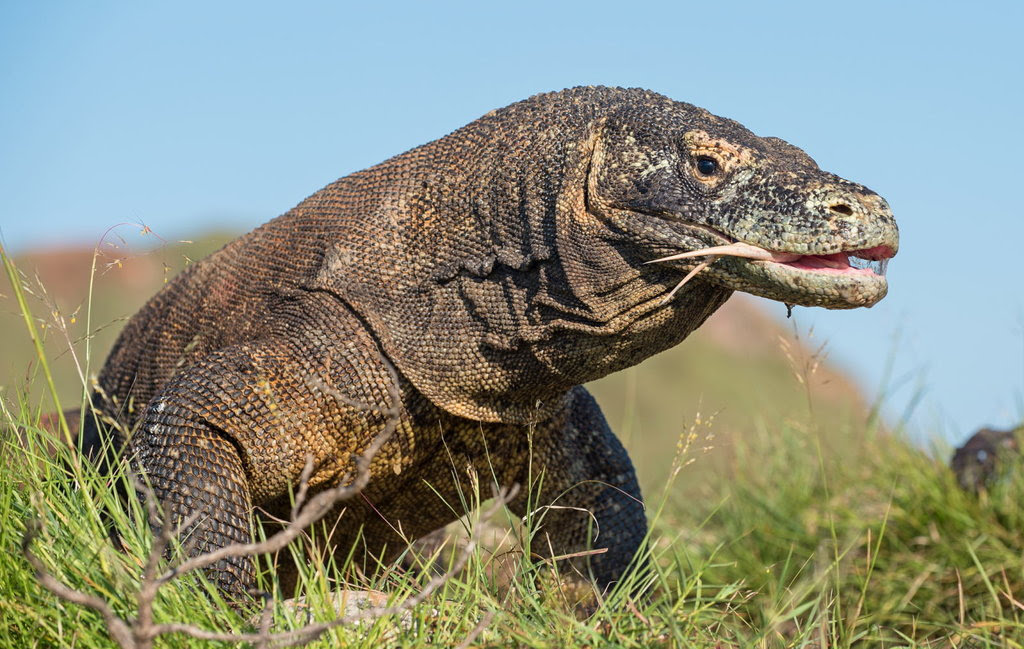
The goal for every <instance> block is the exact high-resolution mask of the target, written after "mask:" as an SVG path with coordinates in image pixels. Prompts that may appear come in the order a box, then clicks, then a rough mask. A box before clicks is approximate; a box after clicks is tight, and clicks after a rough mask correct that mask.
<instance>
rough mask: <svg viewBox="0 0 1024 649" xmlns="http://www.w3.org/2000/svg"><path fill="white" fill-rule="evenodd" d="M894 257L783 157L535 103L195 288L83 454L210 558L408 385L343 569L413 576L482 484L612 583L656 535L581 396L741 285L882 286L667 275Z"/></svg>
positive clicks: (845, 201)
mask: <svg viewBox="0 0 1024 649" xmlns="http://www.w3.org/2000/svg"><path fill="white" fill-rule="evenodd" d="M708 160H710V161H711V162H710V163H709V162H708ZM897 238H898V235H897V230H896V225H895V222H894V220H893V218H892V214H891V212H890V211H889V208H888V206H887V205H886V204H885V201H883V200H882V199H881V198H879V197H878V196H877V195H876V194H874V193H873V192H871V191H870V190H868V189H866V188H864V187H862V186H860V185H857V184H855V183H851V182H848V181H845V180H843V179H841V178H838V177H836V176H833V175H831V174H828V173H826V172H823V171H821V170H820V169H818V167H817V165H815V163H814V162H813V161H812V160H811V159H810V158H809V157H808V156H807V155H806V154H804V153H803V152H802V151H800V150H799V149H797V148H795V147H792V146H790V145H788V144H786V143H785V142H783V141H782V140H778V139H776V138H759V137H757V136H755V135H754V134H752V133H750V132H749V131H748V130H746V129H745V128H743V127H742V126H741V125H739V124H737V123H736V122H733V121H730V120H726V119H722V118H719V117H716V116H714V115H711V114H710V113H708V112H707V111H705V110H703V109H700V108H697V107H695V106H692V105H689V104H685V103H680V102H676V101H673V100H671V99H668V98H667V97H664V96H662V95H658V94H656V93H653V92H650V91H646V90H639V89H620V88H599V87H598V88H575V89H571V90H565V91H561V92H555V93H549V94H543V95H537V96H535V97H532V98H530V99H527V100H525V101H522V102H519V103H516V104H513V105H511V106H509V107H507V108H504V109H501V110H497V111H494V112H491V113H489V114H487V115H485V116H483V117H481V118H480V119H478V120H476V121H474V122H472V123H471V124H469V125H467V126H465V127H464V128H461V129H459V130H458V131H455V132H454V133H452V134H450V135H448V136H446V137H443V138H441V139H439V140H436V141H434V142H430V143H428V144H426V145H423V146H420V147H418V148H416V149H413V150H411V151H409V152H407V153H404V154H401V155H399V156H396V157H394V158H392V159H390V160H387V161H386V162H383V163H381V164H380V165H377V166H375V167H372V168H370V169H367V170H364V171H360V172H357V173H354V174H352V175H350V176H346V177H344V178H342V179H340V180H338V181H337V182H334V183H332V184H330V185H328V186H327V187H325V188H324V189H322V190H320V191H318V192H317V193H315V194H313V195H312V196H310V197H309V198H307V199H306V200H304V201H303V202H302V203H300V204H299V205H298V206H297V207H295V208H294V209H292V210H291V211H289V212H287V213H286V214H284V215H282V216H280V217H278V218H276V219H274V220H272V221H270V222H268V223H267V224H265V225H263V226H262V227H260V228H258V229H256V230H254V231H253V232H251V233H249V234H247V235H245V236H243V237H241V238H239V239H237V240H235V241H234V242H232V243H230V244H228V245H227V246H225V247H224V248H223V249H221V250H220V251H219V252H217V253H215V254H213V255H212V256H210V257H208V258H206V259H205V260H203V261H201V262H199V263H196V264H193V265H191V266H190V267H189V268H187V269H186V270H185V271H184V272H183V273H181V274H180V275H179V276H178V277H176V278H175V279H174V280H173V281H172V282H171V283H170V284H169V285H167V286H166V287H165V288H164V290H162V291H161V292H160V293H158V294H157V295H156V296H154V297H153V298H152V299H151V300H150V301H149V303H148V304H146V306H145V307H143V308H142V310H141V311H139V313H138V314H136V315H135V316H134V317H133V318H132V319H131V320H130V321H129V323H128V324H127V326H126V328H125V330H124V331H123V333H122V334H121V336H120V339H119V340H118V342H117V343H116V345H115V347H114V349H113V351H112V352H111V354H110V357H109V358H108V359H107V361H106V364H105V366H104V368H103V370H102V373H101V375H100V376H99V386H100V388H101V389H100V390H98V391H97V396H96V403H97V405H98V407H99V409H100V410H101V411H102V413H103V414H104V416H105V417H107V418H109V419H112V420H115V421H117V422H118V423H119V424H120V428H121V429H122V430H126V431H131V434H130V436H128V439H121V436H120V434H118V433H107V432H101V431H99V430H98V429H97V428H96V426H95V424H94V423H92V422H91V420H90V421H89V422H86V425H85V427H84V429H83V440H84V442H83V444H84V445H85V446H86V447H87V448H86V451H87V452H95V447H96V446H97V445H98V443H99V441H100V440H102V439H103V438H104V436H105V435H114V436H115V437H116V439H114V440H113V441H114V443H115V446H117V447H118V448H123V450H124V451H125V457H126V458H127V459H128V462H129V463H130V466H132V467H133V468H134V470H137V471H141V472H144V473H145V474H146V476H147V477H148V479H149V480H150V481H151V483H152V485H153V487H154V490H155V494H156V496H157V498H158V499H159V500H160V501H161V503H162V505H163V506H164V508H165V510H166V511H167V512H168V514H169V516H170V517H171V519H172V520H180V519H182V518H184V517H187V516H189V515H192V514H193V513H195V512H198V518H197V519H196V521H195V522H194V523H193V524H192V525H191V526H190V527H189V528H188V529H187V530H186V532H187V539H186V541H187V543H186V546H187V547H188V549H189V552H190V553H193V554H195V553H200V552H205V551H209V550H212V549H215V548H218V547H221V546H224V545H226V544H230V543H236V542H245V541H248V540H249V539H250V538H251V525H252V515H253V512H254V511H256V512H258V513H260V514H263V515H267V516H270V517H274V516H276V517H287V515H288V512H289V511H290V505H289V493H290V492H291V491H292V490H294V489H295V487H296V484H297V482H298V480H299V476H300V473H301V471H302V469H303V466H304V464H305V462H306V458H307V457H312V460H313V463H314V466H315V470H314V471H313V474H312V478H311V480H310V486H311V488H312V489H313V490H314V491H315V490H318V489H324V488H327V487H331V486H335V485H337V484H338V483H339V481H341V480H343V479H344V477H345V476H346V475H348V474H350V473H351V471H352V467H353V461H354V458H355V457H357V456H358V455H359V454H361V453H362V452H363V451H364V450H365V449H366V447H367V446H368V445H369V443H370V442H371V441H372V440H373V438H374V436H375V435H376V434H377V433H379V432H380V431H381V430H383V428H384V426H385V425H386V423H387V421H386V417H385V416H384V415H383V414H382V413H383V412H384V411H386V410H387V409H388V408H390V407H391V406H392V404H391V398H390V397H389V394H391V393H392V392H393V391H394V390H393V389H392V387H391V386H392V385H393V383H394V381H395V380H396V378H397V382H398V386H397V390H398V393H399V396H400V401H401V403H400V413H401V414H400V424H399V426H398V428H397V431H396V433H395V434H394V436H393V437H392V438H391V439H390V440H389V441H388V442H387V443H386V444H385V445H384V446H383V448H382V449H381V450H380V452H379V453H377V454H376V455H375V456H374V458H373V461H372V463H371V479H370V482H369V485H368V487H367V488H366V489H365V490H364V491H363V492H362V493H361V494H359V495H358V496H356V497H354V498H353V499H351V500H349V501H347V502H345V503H342V506H341V507H339V508H338V511H337V512H335V513H334V514H332V520H328V521H327V525H326V527H327V528H328V529H332V530H333V534H332V537H331V539H330V540H331V542H332V543H333V544H334V545H335V546H336V547H337V548H338V551H340V552H342V553H344V552H347V551H348V549H349V548H350V547H351V543H352V542H353V539H354V538H355V535H356V533H357V531H359V530H360V529H362V535H363V536H362V540H363V542H365V547H366V548H368V549H369V550H371V551H372V552H379V553H380V554H381V555H382V556H384V557H385V558H387V557H391V556H394V555H395V553H397V552H399V551H401V550H403V549H404V548H405V546H406V543H407V540H408V539H413V538H416V537H419V536H422V535H424V534H426V533H428V532H430V531H431V530H434V529H436V528H438V527H440V526H442V525H444V524H446V523H448V522H450V521H451V520H452V519H453V518H454V517H455V515H456V513H462V511H461V505H460V500H459V490H460V489H462V490H466V489H469V488H471V486H472V483H473V480H474V479H477V478H479V480H480V482H481V483H482V484H483V485H487V484H490V483H492V482H495V483H498V484H511V483H519V484H521V485H524V486H525V485H526V484H527V482H528V481H530V480H531V479H532V481H533V483H534V484H535V486H536V485H538V484H539V487H538V488H536V489H534V490H533V494H532V498H533V500H532V501H531V502H530V503H529V504H528V502H527V499H526V497H525V494H526V493H527V492H529V491H530V490H529V489H525V488H524V489H523V490H522V492H521V493H523V494H524V495H522V496H520V497H519V499H518V500H517V501H515V502H514V503H513V504H512V505H511V509H512V510H513V511H514V512H515V513H516V514H518V515H521V516H525V515H526V514H527V513H528V511H527V509H528V508H530V509H532V510H533V512H534V513H535V514H537V515H538V516H539V515H540V514H543V520H542V525H541V528H540V534H541V536H540V537H537V538H535V539H534V543H533V550H534V551H536V552H540V553H542V554H544V553H551V552H553V553H554V554H555V555H562V554H566V553H573V552H577V551H580V550H584V549H586V548H588V547H590V546H594V547H597V548H606V549H607V551H606V552H604V553H602V554H597V555H594V556H593V557H591V558H590V559H589V561H580V562H577V563H576V565H577V567H579V568H581V569H583V570H585V571H586V573H587V574H588V576H590V577H591V578H592V579H593V580H594V581H595V582H596V583H597V584H598V585H599V586H601V587H607V586H608V585H610V584H612V583H614V582H615V581H616V580H618V579H619V578H620V577H621V576H622V574H623V572H624V571H625V570H626V569H627V567H628V565H629V564H630V561H631V559H632V558H633V556H634V554H635V553H636V551H637V550H638V548H639V547H640V545H641V543H642V540H643V538H644V536H645V534H646V520H645V514H644V507H643V501H642V498H641V495H640V490H639V487H638V485H637V479H636V475H635V473H634V470H633V467H632V464H631V462H630V459H629V457H628V455H627V454H626V452H625V450H624V449H623V447H622V445H621V444H620V443H619V441H618V440H617V439H616V437H615V435H614V434H613V433H612V432H611V430H610V429H609V427H608V425H607V423H606V422H605V420H604V417H603V416H602V414H601V411H600V409H599V408H598V406H597V405H596V403H595V402H594V400H593V399H592V398H591V397H590V395H589V394H588V393H587V391H586V390H585V389H584V388H582V387H580V386H581V384H583V383H585V382H587V381H591V380H594V379H597V378H599V377H601V376H604V375H606V374H608V373H610V372H614V371H616V370H618V369H621V368H625V367H628V366H631V365H635V364H636V363H639V362H640V361H642V360H644V359H645V358H647V357H649V356H651V355H652V354H655V353H657V352H659V351H662V350H664V349H667V348H669V347H672V346H673V345H675V344H677V343H679V342H680V341H682V340H683V339H684V338H685V337H686V336H687V335H688V334H689V333H690V332H692V331H693V330H694V329H696V328H697V327H698V326H700V325H701V323H703V322H704V321H705V319H706V318H707V317H708V316H710V315H711V314H712V313H713V312H714V311H715V309H717V308H718V307H719V306H721V305H722V304H723V303H724V302H725V300H726V299H727V298H728V297H729V295H730V294H731V293H732V291H734V290H743V291H747V292H750V293H754V294H757V295H762V296H766V297H769V298H774V299H778V300H780V301H783V302H786V303H789V304H802V305H818V306H825V307H829V308H851V307H856V306H870V305H871V304H873V303H874V302H876V301H877V300H879V299H881V298H882V296H884V295H885V290H886V287H885V280H884V278H882V277H880V276H878V275H874V274H871V273H851V272H826V271H825V270H822V269H817V270H815V269H812V270H807V269H799V268H795V267H793V266H792V265H790V266H785V265H784V264H778V263H773V262H765V261H752V260H749V259H739V258H733V257H722V258H719V259H717V260H716V261H715V262H714V263H712V264H711V265H710V266H709V267H708V268H707V269H706V270H704V271H703V272H702V273H701V274H699V275H697V276H696V277H695V278H694V279H693V280H692V281H690V282H688V283H687V284H686V285H685V286H683V287H682V288H681V289H680V290H679V291H678V292H677V293H675V294H674V295H673V296H672V298H671V299H666V296H668V295H669V292H670V291H671V290H672V289H673V287H675V286H676V284H677V283H678V282H679V281H680V279H682V277H683V276H684V275H685V274H686V273H687V272H688V271H689V270H691V269H692V268H694V267H695V266H696V264H697V262H698V261H700V260H694V259H684V260H677V261H673V262H669V263H659V264H649V263H647V262H650V261H651V260H654V259H657V258H660V257H664V256H668V255H674V254H678V253H681V252H686V251H692V250H697V249H700V248H704V247H707V246H710V245H721V244H724V243H730V242H735V241H741V242H745V243H748V244H751V245H753V246H758V247H760V248H763V249H765V250H770V251H782V252H786V253H793V254H792V255H790V256H792V257H796V256H799V255H806V256H807V257H805V259H807V260H811V261H813V260H820V259H835V258H836V256H837V255H840V256H843V257H845V253H847V252H851V251H858V250H869V249H870V250H875V251H878V250H883V251H884V254H883V253H871V254H874V257H872V258H875V257H879V256H880V257H887V256H891V255H892V254H894V253H895V251H896V248H897ZM868 256H871V255H868ZM392 367H393V368H394V369H395V370H396V372H395V374H396V375H397V377H396V376H395V375H393V374H392V371H391V368H392ZM485 491H486V487H485ZM444 501H447V504H446V503H445V502H444ZM547 505H554V507H546V506H547ZM595 533H596V538H594V537H595ZM211 576H212V577H213V578H215V579H216V580H217V581H218V583H219V584H220V586H221V587H222V588H223V589H225V591H228V592H230V593H240V592H242V591H244V590H245V589H246V588H248V587H249V586H251V585H252V583H253V580H254V573H253V566H252V564H251V562H250V560H248V559H237V560H225V561H223V562H221V563H220V564H218V565H217V566H215V568H214V569H213V570H212V571H211Z"/></svg>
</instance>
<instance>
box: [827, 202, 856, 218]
mask: <svg viewBox="0 0 1024 649" xmlns="http://www.w3.org/2000/svg"><path fill="white" fill-rule="evenodd" d="M828 209H830V210H832V211H833V212H835V213H836V214H842V215H844V216H851V215H852V214H853V209H852V208H851V207H850V206H849V205H847V204H846V203H834V204H832V205H829V206H828Z"/></svg>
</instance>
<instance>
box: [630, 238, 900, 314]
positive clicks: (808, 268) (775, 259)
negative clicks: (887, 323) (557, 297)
mask: <svg viewBox="0 0 1024 649" xmlns="http://www.w3.org/2000/svg"><path fill="white" fill-rule="evenodd" d="M895 254H896V253H895V251H894V250H893V249H892V248H891V247H889V246H886V245H880V246H874V247H872V248H863V249H860V250H850V251H845V252H835V253H831V254H827V255H801V254H798V253H794V252H775V251H771V250H766V249H764V248H759V247H757V246H754V245H751V244H749V243H743V242H741V241H735V242H733V243H729V244H725V245H720V246H710V247H708V248H701V249H700V250H691V251H689V252H683V253H680V254H677V255H669V256H668V257H662V258H660V259H653V260H651V261H649V262H647V263H649V264H653V263H658V262H665V261H674V260H676V259H690V258H693V257H704V258H705V259H704V261H701V262H700V263H698V264H697V266H696V267H694V269H693V270H691V271H690V272H689V273H687V275H686V277H684V278H683V279H682V281H680V282H679V284H677V285H676V287H675V288H674V289H672V291H671V292H670V293H669V294H668V295H667V296H666V298H665V299H666V301H667V300H670V299H672V296H673V295H675V293H676V291H678V290H679V289H680V288H682V286H683V285H684V284H686V283H687V282H689V281H690V280H691V279H693V278H694V277H695V276H696V275H697V274H698V273H700V272H701V271H702V270H704V269H705V268H707V267H708V266H710V265H711V264H712V263H714V262H715V261H716V260H717V259H718V258H719V257H741V258H744V259H751V260H754V261H761V262H768V263H770V264H778V265H779V266H785V267H787V268H790V269H793V270H796V271H799V272H804V273H812V274H825V275H828V276H832V277H864V278H868V277H880V278H881V277H885V271H886V267H887V266H888V263H889V259H890V258H892V257H893V255H895Z"/></svg>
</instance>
